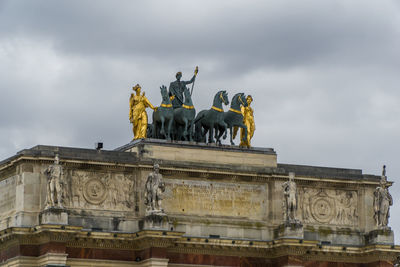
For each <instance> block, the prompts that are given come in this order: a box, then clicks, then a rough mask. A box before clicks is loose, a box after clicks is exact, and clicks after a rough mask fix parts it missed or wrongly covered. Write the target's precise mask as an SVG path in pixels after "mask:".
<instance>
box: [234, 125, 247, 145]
mask: <svg viewBox="0 0 400 267" xmlns="http://www.w3.org/2000/svg"><path fill="white" fill-rule="evenodd" d="M235 126H238V127H240V128H243V131H244V134H243V139H242V140H241V141H243V142H244V143H246V142H247V134H248V131H247V126H246V124H244V123H243V122H240V123H238V124H237V125H235Z"/></svg>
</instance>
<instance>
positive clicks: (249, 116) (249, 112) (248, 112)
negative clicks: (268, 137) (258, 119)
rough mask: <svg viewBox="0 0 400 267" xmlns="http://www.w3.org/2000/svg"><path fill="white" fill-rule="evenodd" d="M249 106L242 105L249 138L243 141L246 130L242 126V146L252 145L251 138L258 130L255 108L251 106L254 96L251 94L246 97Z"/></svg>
mask: <svg viewBox="0 0 400 267" xmlns="http://www.w3.org/2000/svg"><path fill="white" fill-rule="evenodd" d="M246 101H247V105H248V106H247V107H244V106H242V107H241V109H242V114H243V123H244V125H246V126H247V140H246V141H245V142H243V136H244V130H243V128H240V145H239V146H241V147H251V145H250V140H251V138H253V135H254V131H255V130H256V125H255V123H254V115H253V108H251V107H250V104H251V102H253V98H252V97H251V95H248V96H247V97H246Z"/></svg>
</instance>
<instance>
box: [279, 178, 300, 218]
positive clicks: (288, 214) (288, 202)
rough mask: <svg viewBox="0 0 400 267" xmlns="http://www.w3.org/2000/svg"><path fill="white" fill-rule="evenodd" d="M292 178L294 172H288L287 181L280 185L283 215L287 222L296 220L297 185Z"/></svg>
mask: <svg viewBox="0 0 400 267" xmlns="http://www.w3.org/2000/svg"><path fill="white" fill-rule="evenodd" d="M293 179H294V173H293V172H290V173H289V181H287V182H285V183H284V184H283V185H282V187H283V195H284V203H283V204H284V215H285V216H284V217H285V221H287V222H296V211H297V186H296V183H295V182H294V181H293Z"/></svg>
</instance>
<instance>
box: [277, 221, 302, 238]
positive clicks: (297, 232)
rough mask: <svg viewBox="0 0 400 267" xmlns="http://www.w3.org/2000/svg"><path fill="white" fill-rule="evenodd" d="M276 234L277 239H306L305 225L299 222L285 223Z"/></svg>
mask: <svg viewBox="0 0 400 267" xmlns="http://www.w3.org/2000/svg"><path fill="white" fill-rule="evenodd" d="M274 232H275V233H274V235H275V238H295V239H304V229H303V224H302V223H301V222H299V221H292V222H285V223H283V224H281V225H279V227H278V228H277V229H275V231H274Z"/></svg>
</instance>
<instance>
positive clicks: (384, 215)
mask: <svg viewBox="0 0 400 267" xmlns="http://www.w3.org/2000/svg"><path fill="white" fill-rule="evenodd" d="M392 205H393V199H392V196H391V195H390V193H389V189H388V186H387V177H386V166H385V165H383V170H382V176H381V181H380V186H378V187H377V188H376V189H375V192H374V219H375V222H376V226H377V227H379V228H386V227H387V225H388V222H389V216H390V214H389V209H390V206H392Z"/></svg>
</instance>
